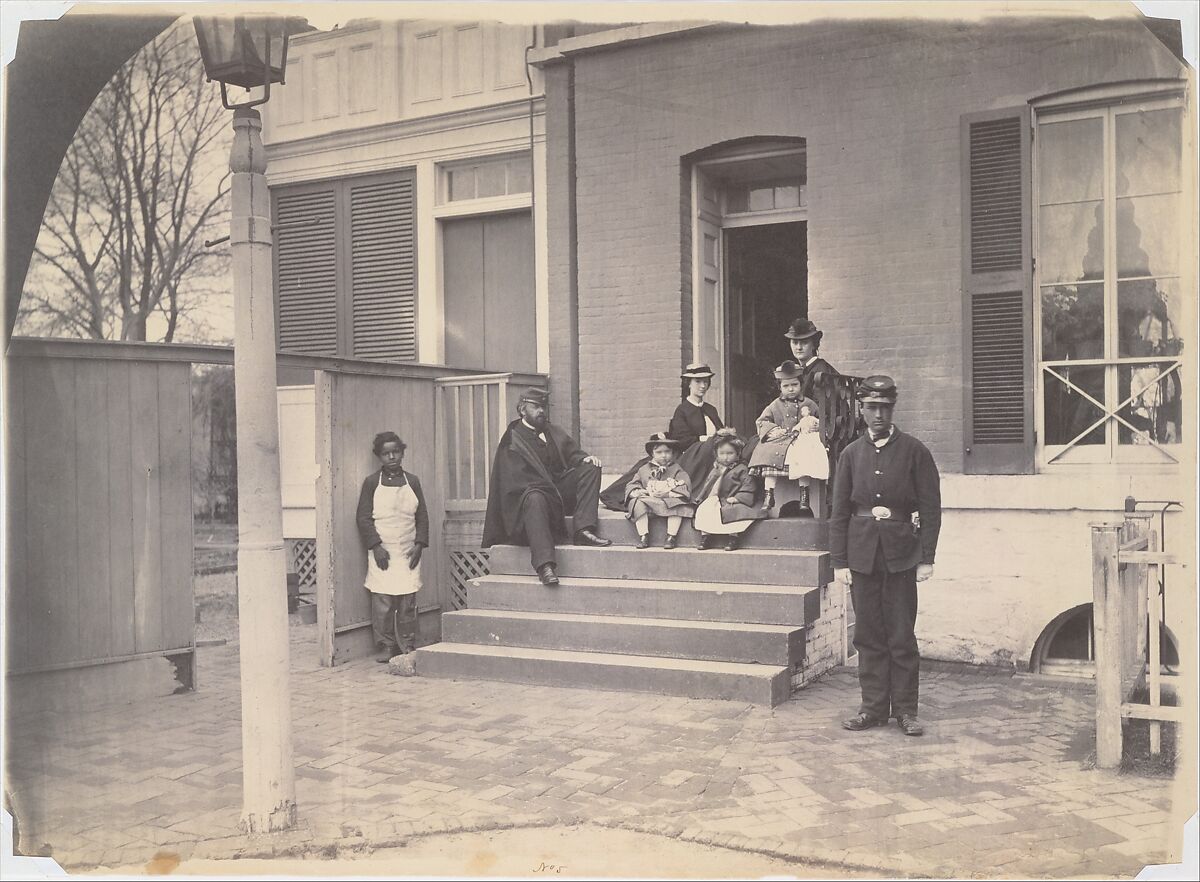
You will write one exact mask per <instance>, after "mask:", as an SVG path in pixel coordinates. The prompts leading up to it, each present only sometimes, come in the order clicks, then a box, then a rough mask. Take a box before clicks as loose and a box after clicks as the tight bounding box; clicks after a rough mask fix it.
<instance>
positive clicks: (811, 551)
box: [483, 537, 829, 559]
mask: <svg viewBox="0 0 1200 882" xmlns="http://www.w3.org/2000/svg"><path fill="white" fill-rule="evenodd" d="M716 538H717V539H719V538H720V537H716ZM483 550H484V551H486V552H488V553H495V552H497V551H502V552H503V553H505V554H511V553H515V552H524V553H525V554H526V555H528V554H529V549H528V548H527V547H526V546H524V545H493V546H492V547H491V548H485V549H483ZM555 550H556V551H559V552H562V551H567V552H581V553H584V554H612V553H614V552H617V553H621V554H633V553H637V554H640V555H645V556H649V555H661V554H670V555H672V556H674V557H679V558H684V557H687V558H692V557H695V556H696V555H703V556H704V557H706V558H709V557H717V556H718V555H725V556H726V557H732V556H734V555H739V556H741V557H743V558H747V557H750V556H751V555H761V554H770V555H776V556H779V557H784V558H792V559H797V558H813V557H821V556H823V555H828V554H829V552H828V551H826V550H824V549H821V548H739V549H738V550H737V551H725V550H723V549H722V548H720V547H719V546H717V545H716V544H714V547H713V548H710V549H708V550H707V551H701V550H700V549H698V548H688V547H687V546H686V545H680V546H679V547H678V548H635V547H633V546H632V545H616V544H613V545H608V546H604V547H597V546H594V545H573V544H561V545H556V546H555Z"/></svg>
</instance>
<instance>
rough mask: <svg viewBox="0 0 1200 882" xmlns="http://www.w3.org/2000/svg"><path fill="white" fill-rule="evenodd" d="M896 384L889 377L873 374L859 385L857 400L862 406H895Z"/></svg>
mask: <svg viewBox="0 0 1200 882" xmlns="http://www.w3.org/2000/svg"><path fill="white" fill-rule="evenodd" d="M897 394H898V393H897V392H896V383H895V381H894V380H892V378H891V377H888V376H885V375H883V374H875V375H873V376H870V377H867V378H866V379H865V380H863V381H862V383H861V384H859V387H858V393H857V395H858V400H859V401H861V402H862V403H863V404H895V403H896V396H897Z"/></svg>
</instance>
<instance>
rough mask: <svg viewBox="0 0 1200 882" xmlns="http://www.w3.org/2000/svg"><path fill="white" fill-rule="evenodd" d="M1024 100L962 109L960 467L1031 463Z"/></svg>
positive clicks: (971, 470)
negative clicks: (977, 109) (982, 109)
mask: <svg viewBox="0 0 1200 882" xmlns="http://www.w3.org/2000/svg"><path fill="white" fill-rule="evenodd" d="M1031 143H1032V137H1031V130H1030V113H1029V108H1028V107H1021V108H1013V109H1008V110H999V111H988V112H986V113H977V114H967V115H965V116H964V117H963V118H962V157H963V160H962V161H963V185H962V186H963V212H962V216H963V351H964V357H965V364H964V367H963V369H964V373H963V377H964V383H963V445H964V450H963V470H964V471H965V472H967V473H968V474H1021V473H1028V472H1032V471H1033V450H1034V437H1033V425H1034V424H1033V405H1034V401H1033V396H1034V383H1033V292H1032V284H1033V253H1032V247H1033V245H1032V236H1031V232H1030V230H1031V226H1032V221H1031V219H1032V210H1033V209H1032V199H1031V196H1030V193H1031V187H1032V167H1031V153H1032V151H1031Z"/></svg>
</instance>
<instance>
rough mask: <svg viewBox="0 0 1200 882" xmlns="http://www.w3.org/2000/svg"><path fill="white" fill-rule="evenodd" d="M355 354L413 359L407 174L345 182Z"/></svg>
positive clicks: (412, 230) (412, 231) (412, 247)
mask: <svg viewBox="0 0 1200 882" xmlns="http://www.w3.org/2000/svg"><path fill="white" fill-rule="evenodd" d="M345 185H346V188H347V190H348V194H347V196H346V203H345V204H347V206H348V214H349V221H350V222H349V248H348V250H349V265H350V292H351V294H350V296H351V304H352V324H353V333H352V336H351V339H352V340H353V350H354V356H355V357H356V358H377V359H383V360H387V361H415V360H416V357H417V283H416V227H415V221H416V217H415V211H414V204H413V203H414V200H413V178H412V175H411V174H404V175H397V174H389V175H387V176H384V177H373V178H359V179H349V180H347V181H346V182H345Z"/></svg>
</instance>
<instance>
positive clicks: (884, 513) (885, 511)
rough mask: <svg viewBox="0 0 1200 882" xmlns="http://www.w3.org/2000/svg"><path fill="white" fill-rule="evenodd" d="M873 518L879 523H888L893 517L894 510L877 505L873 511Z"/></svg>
mask: <svg viewBox="0 0 1200 882" xmlns="http://www.w3.org/2000/svg"><path fill="white" fill-rule="evenodd" d="M871 516H872V517H874V518H875V520H877V521H886V520H887V519H888V518H890V517H891V516H892V510H891V509H890V508H888V507H887V506H886V505H877V506H875V507H874V508H872V509H871Z"/></svg>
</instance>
